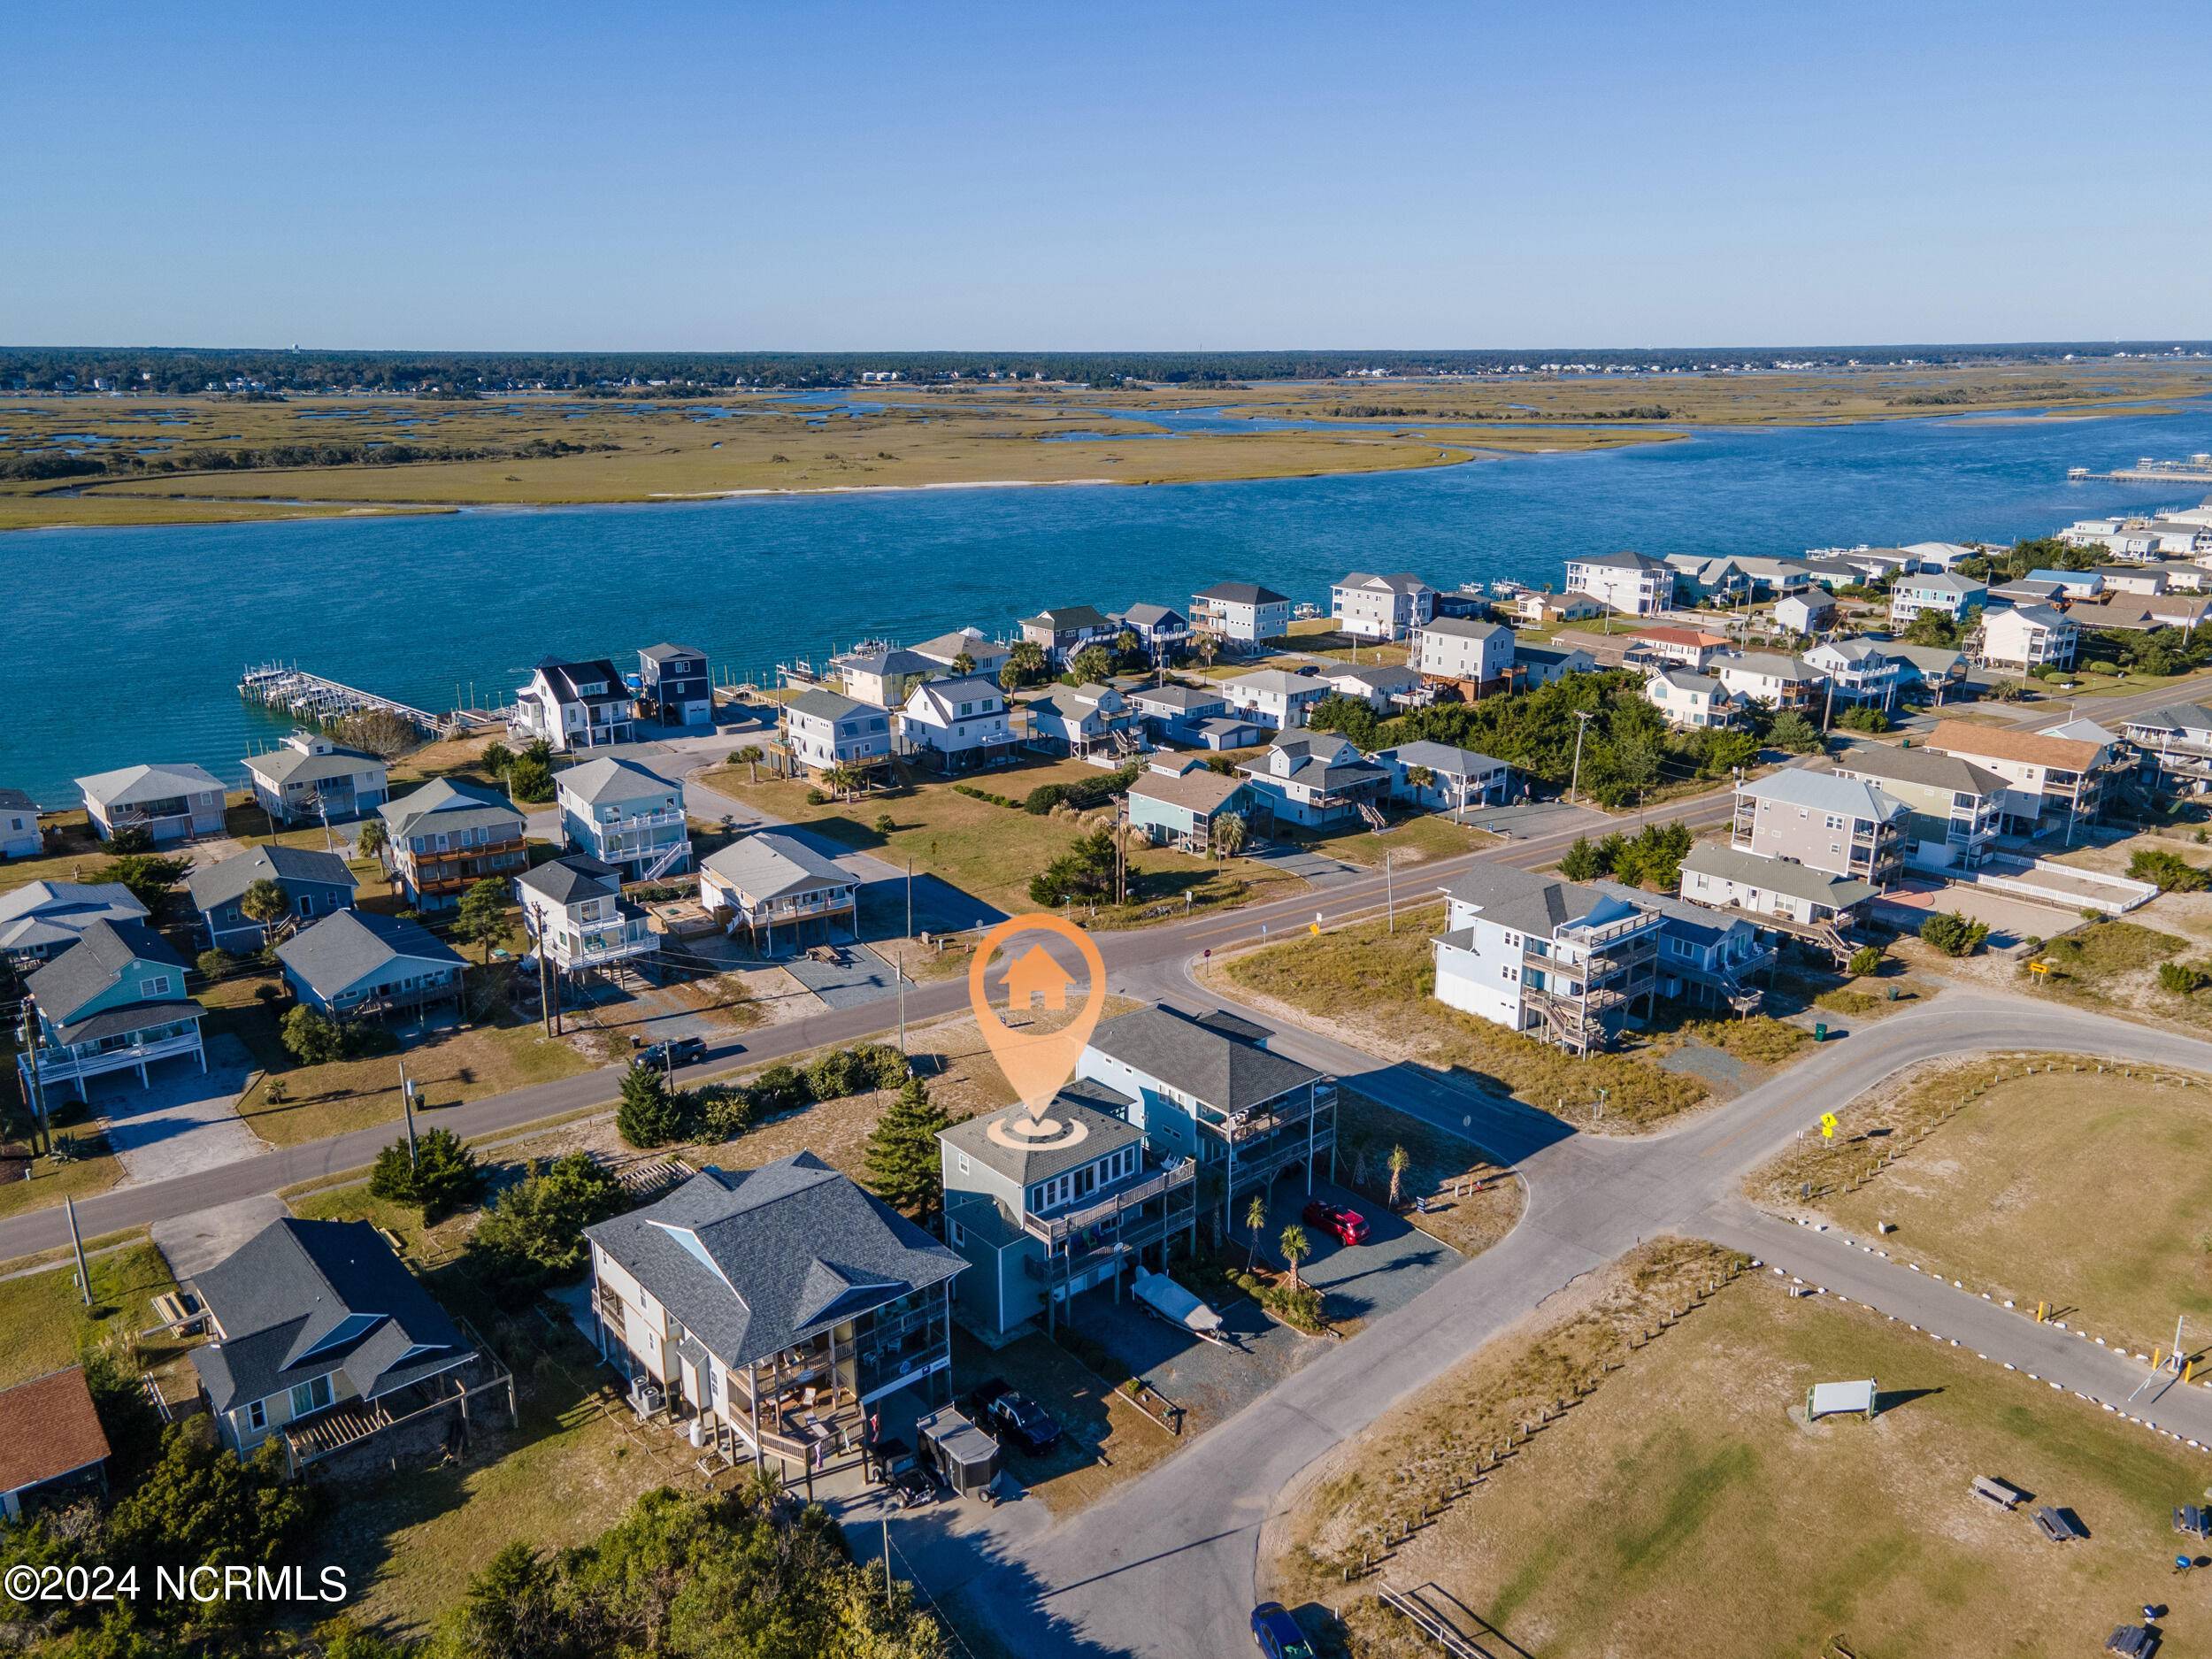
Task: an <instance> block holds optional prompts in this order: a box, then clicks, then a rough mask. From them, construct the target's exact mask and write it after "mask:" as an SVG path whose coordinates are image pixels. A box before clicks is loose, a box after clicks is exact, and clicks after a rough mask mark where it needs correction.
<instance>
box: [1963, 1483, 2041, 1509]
mask: <svg viewBox="0 0 2212 1659" xmlns="http://www.w3.org/2000/svg"><path fill="white" fill-rule="evenodd" d="M1974 1495H1975V1496H1976V1497H1978V1498H1986V1499H1988V1500H1989V1501H1990V1502H1992V1503H1993V1504H1995V1505H1996V1506H1997V1507H1998V1508H1999V1509H2018V1508H2019V1507H2020V1504H2021V1502H2022V1500H2024V1498H2026V1496H2027V1495H2028V1494H2026V1493H2024V1492H2023V1491H2021V1490H2020V1488H2019V1487H2017V1486H2014V1485H2013V1484H2012V1482H2010V1481H2009V1480H2000V1479H1997V1478H1996V1477H1995V1476H1994V1475H1976V1476H1975V1477H1974Z"/></svg>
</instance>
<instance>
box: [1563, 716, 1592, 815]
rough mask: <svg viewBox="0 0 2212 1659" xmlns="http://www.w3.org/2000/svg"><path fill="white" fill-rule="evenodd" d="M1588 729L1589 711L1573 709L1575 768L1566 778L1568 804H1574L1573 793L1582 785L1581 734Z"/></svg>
mask: <svg viewBox="0 0 2212 1659" xmlns="http://www.w3.org/2000/svg"><path fill="white" fill-rule="evenodd" d="M1589 729H1590V711H1589V710H1587V709H1577V710H1575V769H1574V775H1573V776H1572V777H1571V778H1570V779H1569V780H1567V804H1568V805H1569V806H1572V805H1573V804H1574V799H1575V794H1576V792H1577V791H1578V790H1579V789H1580V788H1581V787H1582V734H1583V733H1585V732H1586V731H1588V730H1589Z"/></svg>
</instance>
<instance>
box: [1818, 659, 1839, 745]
mask: <svg viewBox="0 0 2212 1659" xmlns="http://www.w3.org/2000/svg"><path fill="white" fill-rule="evenodd" d="M1835 728H1836V677H1835V676H1834V675H1833V674H1831V675H1829V676H1828V707H1827V710H1826V711H1825V712H1824V713H1823V714H1822V715H1821V717H1820V734H1821V735H1822V736H1823V737H1825V736H1827V735H1828V733H1831V732H1832V731H1834V730H1835Z"/></svg>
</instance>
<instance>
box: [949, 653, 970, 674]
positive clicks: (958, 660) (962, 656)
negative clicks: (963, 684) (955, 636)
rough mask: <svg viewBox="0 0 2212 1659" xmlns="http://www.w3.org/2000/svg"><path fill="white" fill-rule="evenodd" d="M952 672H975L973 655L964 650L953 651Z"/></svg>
mask: <svg viewBox="0 0 2212 1659" xmlns="http://www.w3.org/2000/svg"><path fill="white" fill-rule="evenodd" d="M952 672H954V673H956V674H972V673H973V672H975V657H973V656H972V655H971V654H970V653H969V652H966V651H957V652H955V653H954V655H953V659H952Z"/></svg>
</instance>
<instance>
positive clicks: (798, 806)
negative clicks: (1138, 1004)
mask: <svg viewBox="0 0 2212 1659" xmlns="http://www.w3.org/2000/svg"><path fill="white" fill-rule="evenodd" d="M1105 775H1106V774H1105V773H1103V772H1101V771H1100V770H1099V769H1098V768H1097V767H1095V766H1091V765H1087V764H1084V763H1083V762H1081V761H1079V760H1046V761H1033V762H1028V763H1025V764H1020V765H1015V766H1007V767H1002V768H999V769H998V770H996V771H994V772H985V773H981V774H979V775H978V776H976V777H974V778H972V779H969V780H966V781H968V782H969V783H970V784H972V787H975V788H978V789H982V790H987V791H989V792H990V793H992V794H995V795H1004V796H1005V797H1007V798H1008V799H1009V800H1011V801H1014V802H1017V803H1018V802H1020V801H1021V800H1022V799H1023V798H1024V797H1025V796H1026V795H1028V794H1029V792H1030V791H1031V790H1033V789H1034V788H1036V787H1039V786H1040V785H1042V784H1048V783H1076V782H1095V781H1097V780H1099V779H1100V778H1102V777H1103V776H1105ZM703 781H704V782H705V783H706V784H707V785H708V787H710V788H714V789H718V790H719V791H721V792H722V793H723V794H725V795H731V796H733V797H734V798H736V799H738V800H741V801H743V802H745V803H748V804H749V805H751V806H755V807H757V808H759V809H760V810H763V811H765V812H769V813H772V815H774V816H775V817H777V818H783V819H785V820H787V821H788V822H791V823H795V824H803V825H805V826H807V827H808V828H809V829H811V830H813V831H815V832H817V833H819V834H822V835H826V836H827V837H829V838H830V839H831V840H833V841H837V842H839V843H841V845H843V846H847V847H850V848H852V849H854V850H856V851H858V852H867V853H873V854H874V855H876V856H878V857H880V858H882V859H884V860H886V861H887V862H888V863H890V864H895V865H897V864H903V863H904V862H905V861H906V860H907V859H912V860H913V861H914V867H915V869H916V870H918V871H926V872H929V873H931V874H933V875H936V876H939V877H941V878H942V879H944V880H946V881H948V882H950V883H951V884H952V885H953V886H954V887H958V888H960V889H961V890H962V891H963V892H965V893H969V894H972V895H974V896H975V897H977V898H979V899H981V900H983V901H984V902H987V903H988V904H992V905H995V906H997V907H998V908H999V909H1000V910H1005V911H1008V912H1009V913H1011V914H1018V913H1020V912H1021V911H1024V910H1030V909H1032V908H1033V906H1032V904H1031V902H1030V898H1029V880H1030V878H1031V877H1032V876H1034V875H1036V874H1038V873H1039V872H1041V871H1042V870H1043V869H1044V867H1045V866H1046V865H1047V864H1050V863H1051V862H1052V861H1053V859H1055V858H1056V857H1058V856H1060V854H1062V853H1063V852H1065V851H1066V850H1067V849H1068V847H1069V846H1070V845H1071V843H1072V842H1073V841H1074V840H1075V838H1076V837H1077V835H1078V834H1079V833H1081V831H1082V826H1081V824H1080V823H1079V822H1078V821H1077V820H1076V819H1075V818H1072V817H1069V816H1065V815H1062V816H1057V817H1055V816H1048V815H1039V814H1035V813H1031V812H1026V811H1024V810H1021V809H1020V807H1019V806H1018V805H1016V806H1012V807H1005V806H1000V805H998V804H996V803H993V802H990V801H983V800H979V799H977V798H976V797H975V796H973V795H962V794H959V793H957V792H956V790H955V788H954V787H953V786H952V785H951V784H950V783H947V782H943V781H940V780H921V779H920V776H919V775H918V777H917V781H916V782H915V784H914V786H913V787H912V788H911V789H909V790H904V791H901V792H899V793H895V794H889V795H870V796H867V797H865V798H864V799H862V800H858V801H849V802H839V801H826V802H821V803H810V802H809V801H808V800H807V798H806V797H807V794H808V791H809V789H810V785H807V784H803V783H799V782H796V781H793V780H783V779H772V778H770V777H768V776H766V775H765V774H763V776H762V778H761V780H760V781H759V782H758V783H754V782H751V781H750V780H749V772H748V769H747V768H745V767H742V766H733V767H728V768H726V769H723V770H721V771H718V772H710V773H708V774H707V775H706V777H705V778H704V779H703ZM885 816H888V817H889V818H890V820H891V828H890V829H889V830H888V831H885V830H879V829H878V828H877V827H876V824H877V820H878V819H879V818H883V817H885ZM1133 863H1134V864H1135V866H1136V868H1137V870H1138V872H1139V877H1138V879H1137V881H1136V882H1135V884H1134V885H1133V891H1132V904H1131V906H1130V914H1129V915H1128V916H1127V917H1125V918H1123V917H1116V918H1111V920H1112V921H1113V922H1115V923H1118V924H1119V925H1127V923H1128V922H1129V921H1132V920H1142V919H1146V918H1145V916H1144V912H1145V911H1146V910H1148V909H1149V908H1150V907H1152V906H1154V905H1158V904H1163V903H1166V904H1171V905H1173V906H1174V907H1175V910H1176V913H1178V914H1179V913H1180V910H1181V907H1182V903H1183V895H1184V893H1185V892H1186V891H1189V892H1191V893H1193V894H1194V895H1195V900H1196V902H1198V903H1200V904H1220V903H1224V902H1242V901H1245V900H1247V899H1252V898H1257V897H1262V896H1270V897H1271V896H1278V895H1280V894H1284V893H1289V892H1294V891H1296V890H1298V889H1299V888H1300V887H1302V886H1303V883H1302V882H1300V881H1299V880H1298V879H1296V878H1295V877H1290V876H1285V875H1283V874H1281V873H1279V872H1275V871H1272V870H1269V869H1266V868H1264V867H1263V866H1260V865H1256V864H1252V863H1251V862H1250V861H1248V860H1244V859H1228V860H1216V859H1208V858H1199V857H1194V856H1190V855H1188V854H1186V853H1178V852H1170V851H1166V850H1164V849H1148V850H1145V851H1141V852H1139V853H1137V854H1135V855H1134V856H1133ZM1106 920H1107V918H1102V923H1104V922H1105V921H1106Z"/></svg>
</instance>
